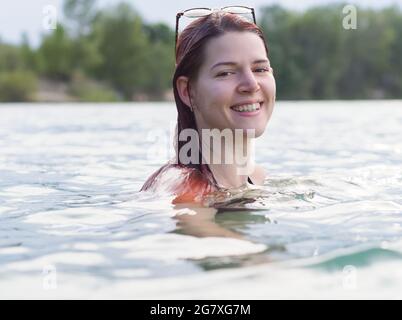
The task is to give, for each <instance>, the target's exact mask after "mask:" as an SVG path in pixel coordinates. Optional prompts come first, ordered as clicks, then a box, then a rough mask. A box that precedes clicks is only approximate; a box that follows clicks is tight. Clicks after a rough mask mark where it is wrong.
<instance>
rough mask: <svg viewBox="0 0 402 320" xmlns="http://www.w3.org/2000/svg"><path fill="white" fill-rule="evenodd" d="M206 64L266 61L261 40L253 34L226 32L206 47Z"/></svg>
mask: <svg viewBox="0 0 402 320" xmlns="http://www.w3.org/2000/svg"><path fill="white" fill-rule="evenodd" d="M205 58H206V59H205V61H204V62H205V63H206V64H215V63H217V62H220V60H225V61H234V62H235V61H237V60H250V61H255V60H262V59H266V58H267V55H266V50H265V46H264V42H263V40H262V39H261V38H260V37H259V36H258V35H257V34H255V33H253V32H227V33H225V34H223V35H221V36H219V37H216V38H213V39H211V40H210V41H209V43H208V44H207V46H206V56H205Z"/></svg>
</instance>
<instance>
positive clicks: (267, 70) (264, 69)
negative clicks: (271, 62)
mask: <svg viewBox="0 0 402 320" xmlns="http://www.w3.org/2000/svg"><path fill="white" fill-rule="evenodd" d="M254 71H255V72H261V73H262V72H269V71H270V68H268V67H264V68H257V69H255V70H254Z"/></svg>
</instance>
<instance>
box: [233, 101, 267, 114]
mask: <svg viewBox="0 0 402 320" xmlns="http://www.w3.org/2000/svg"><path fill="white" fill-rule="evenodd" d="M232 109H233V110H235V111H239V112H251V111H256V110H259V109H260V104H259V103H253V104H245V105H242V106H236V107H233V108H232Z"/></svg>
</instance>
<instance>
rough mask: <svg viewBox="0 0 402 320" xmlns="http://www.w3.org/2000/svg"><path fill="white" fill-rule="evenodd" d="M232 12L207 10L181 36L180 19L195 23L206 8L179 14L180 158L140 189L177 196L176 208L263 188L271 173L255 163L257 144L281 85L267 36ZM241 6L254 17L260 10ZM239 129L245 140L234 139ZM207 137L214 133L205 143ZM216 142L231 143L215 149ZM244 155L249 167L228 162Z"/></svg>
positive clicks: (176, 86) (177, 89)
mask: <svg viewBox="0 0 402 320" xmlns="http://www.w3.org/2000/svg"><path fill="white" fill-rule="evenodd" d="M232 8H235V7H227V8H225V9H221V10H217V11H210V12H207V13H205V12H204V13H203V14H202V15H203V16H202V17H200V18H197V19H196V20H194V21H193V22H192V23H191V24H189V25H188V26H187V27H186V28H185V29H184V30H183V31H182V32H181V33H180V35H179V36H178V37H177V30H178V21H179V18H180V16H182V15H187V16H189V17H194V16H197V14H194V13H195V12H199V11H200V10H199V9H189V10H186V11H184V12H181V13H179V14H178V17H177V26H176V39H177V43H176V69H175V73H174V76H173V90H174V97H175V102H176V107H177V113H178V117H177V132H176V138H175V149H176V158H175V159H173V160H171V161H169V162H168V163H167V164H165V165H164V166H162V167H161V168H160V169H159V170H157V171H156V172H155V173H154V174H152V175H151V176H150V177H149V178H148V180H147V181H146V182H145V184H144V185H143V187H142V188H141V191H145V190H160V189H163V190H165V191H168V192H170V193H172V194H174V195H175V196H176V197H175V199H174V200H173V203H194V202H196V203H197V202H198V203H200V202H201V201H202V199H203V197H204V196H205V195H208V194H210V193H211V192H214V191H217V190H221V189H230V188H239V187H241V186H243V185H245V184H247V183H251V184H255V185H262V184H263V182H264V179H265V176H266V173H265V171H264V169H263V168H262V167H260V166H258V165H254V164H253V161H252V159H253V156H254V155H253V152H254V149H253V148H252V143H251V142H252V139H254V138H257V137H259V136H261V135H262V134H263V133H264V131H265V128H266V126H267V123H268V121H269V119H270V117H271V114H272V112H273V108H274V103H275V93H276V87H275V79H274V76H273V72H272V68H271V65H270V61H269V59H268V48H267V45H266V42H265V39H264V36H263V33H262V31H261V30H260V29H259V27H258V26H257V25H256V24H255V20H254V23H253V22H250V21H249V20H247V19H246V18H245V17H244V16H243V15H241V14H238V12H239V9H232ZM236 8H239V7H236ZM240 8H243V13H244V11H245V12H247V10H249V13H252V15H253V17H254V10H253V9H251V8H246V7H240ZM197 10H198V11H197ZM202 10H204V11H205V10H208V9H202ZM240 11H241V10H240ZM192 13H193V15H192ZM239 130H240V132H241V133H242V134H241V135H240V136H239V135H236V134H235V133H238V132H239ZM194 132H195V133H196V135H192V133H194ZM204 132H207V133H211V132H212V134H210V135H209V136H208V139H204V138H203V134H204ZM222 132H225V134H224V135H221V136H219V134H221V133H222ZM228 132H229V133H233V134H232V138H231V139H230V137H228V138H226V134H227V133H228ZM249 132H251V133H253V136H252V137H251V138H250V136H249V135H248V133H249ZM217 133H218V135H217ZM211 136H212V139H213V137H216V136H218V137H219V140H220V141H222V140H224V143H223V144H220V145H219V144H215V142H216V141H214V143H212V144H211V143H210V138H211ZM223 136H225V138H224V139H223V138H222V137H223ZM194 137H195V138H194ZM239 150H240V152H243V153H242V155H244V154H245V161H243V162H242V163H239V161H227V160H228V159H227V158H230V156H232V159H233V158H234V159H238V155H239ZM206 154H207V155H208V156H209V157H206ZM214 157H215V158H214ZM211 159H213V161H211ZM216 159H218V161H216ZM243 160H244V159H243ZM244 163H246V164H247V170H245V168H244ZM250 163H251V164H252V166H250ZM250 168H251V170H250Z"/></svg>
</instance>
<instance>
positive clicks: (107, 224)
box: [0, 101, 402, 299]
mask: <svg viewBox="0 0 402 320" xmlns="http://www.w3.org/2000/svg"><path fill="white" fill-rule="evenodd" d="M174 121H175V109H174V106H173V105H172V104H168V103H164V104H158V105H156V104H118V105H90V104H88V105H30V104H16V105H6V104H3V105H0V151H1V152H0V177H1V180H0V298H133V299H144V298H145V299H146V298H172V299H191V298H212V299H213V298H225V299H232V298H257V299H266V298H391V299H400V298H402V294H401V290H402V197H401V194H402V165H401V160H402V130H401V128H402V102H398V101H387V102H385V101H373V102H361V101H355V102H348V101H341V102H294V103H293V102H292V103H290V102H288V103H285V102H282V103H278V104H277V106H276V109H275V111H274V114H273V117H272V119H271V122H270V123H269V125H268V129H267V132H266V133H265V135H264V137H262V138H260V139H259V140H257V148H258V152H257V155H256V160H257V162H258V163H261V164H262V165H263V166H264V167H265V168H266V169H267V171H268V173H269V177H268V178H267V180H266V181H265V185H264V187H263V188H262V189H263V190H257V191H256V190H246V191H245V193H244V192H243V193H242V196H241V197H240V198H244V197H246V196H247V195H248V196H250V197H254V196H255V195H256V192H257V193H259V192H262V194H261V193H260V195H261V197H259V198H258V201H256V202H255V203H252V204H245V205H244V206H243V209H240V210H236V211H233V210H228V209H220V210H219V213H218V214H216V215H214V212H211V210H210V209H200V208H198V209H197V208H194V209H188V208H173V207H172V205H170V201H171V200H172V199H171V197H169V196H166V195H162V194H160V195H158V194H154V195H153V194H148V193H138V192H137V190H139V188H140V187H141V186H142V184H143V182H144V181H145V179H146V178H147V177H148V176H149V174H151V173H152V172H153V171H154V170H155V169H156V168H158V167H159V166H160V165H161V164H162V163H164V161H165V159H168V158H169V156H170V155H171V154H169V152H168V151H167V150H168V147H169V146H170V145H171V143H170V139H171V137H169V128H171V127H174ZM232 200H233V199H232ZM234 203H235V205H236V206H237V207H238V205H239V202H237V203H236V199H235V201H234ZM240 203H241V202H240ZM226 204H227V205H228V206H230V205H229V202H227V203H226ZM232 205H233V202H232ZM257 209H258V210H257ZM201 210H204V211H203V212H202V214H198V215H192V214H193V213H194V211H201Z"/></svg>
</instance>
